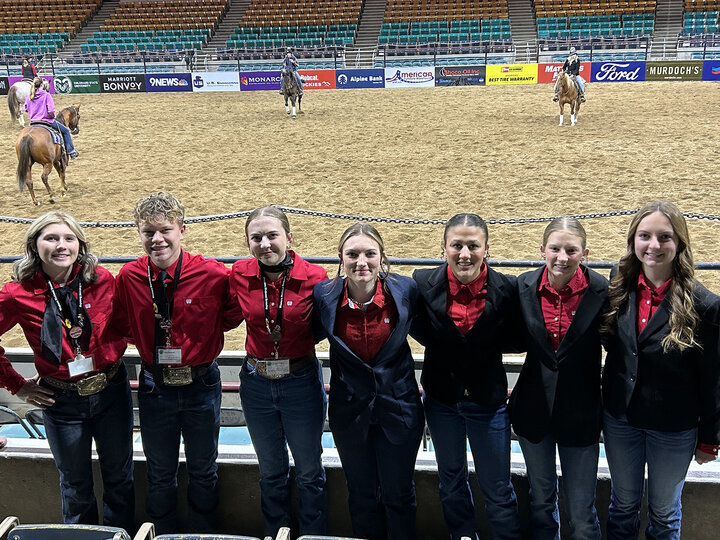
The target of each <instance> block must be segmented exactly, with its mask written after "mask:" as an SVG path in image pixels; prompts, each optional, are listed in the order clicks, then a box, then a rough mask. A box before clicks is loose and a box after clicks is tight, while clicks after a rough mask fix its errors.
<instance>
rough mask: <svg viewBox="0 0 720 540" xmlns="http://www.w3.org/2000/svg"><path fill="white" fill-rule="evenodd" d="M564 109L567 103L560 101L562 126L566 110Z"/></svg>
mask: <svg viewBox="0 0 720 540" xmlns="http://www.w3.org/2000/svg"><path fill="white" fill-rule="evenodd" d="M564 109H565V104H564V103H560V124H559V125H561V126H562V125H563V112H565V110H564Z"/></svg>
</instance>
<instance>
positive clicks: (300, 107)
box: [298, 94, 303, 114]
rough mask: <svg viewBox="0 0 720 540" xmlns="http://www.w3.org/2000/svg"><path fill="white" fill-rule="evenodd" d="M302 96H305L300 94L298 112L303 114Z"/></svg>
mask: <svg viewBox="0 0 720 540" xmlns="http://www.w3.org/2000/svg"><path fill="white" fill-rule="evenodd" d="M302 97H303V95H302V94H300V95H299V96H298V114H303V112H302Z"/></svg>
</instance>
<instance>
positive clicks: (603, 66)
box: [590, 61, 645, 82]
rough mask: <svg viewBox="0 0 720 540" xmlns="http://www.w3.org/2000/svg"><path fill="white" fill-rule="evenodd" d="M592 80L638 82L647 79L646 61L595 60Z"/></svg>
mask: <svg viewBox="0 0 720 540" xmlns="http://www.w3.org/2000/svg"><path fill="white" fill-rule="evenodd" d="M590 80H591V81H592V82H638V81H644V80H645V62H644V61H642V62H638V61H632V62H630V61H628V62H593V64H592V79H590Z"/></svg>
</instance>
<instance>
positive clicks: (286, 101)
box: [285, 94, 290, 114]
mask: <svg viewBox="0 0 720 540" xmlns="http://www.w3.org/2000/svg"><path fill="white" fill-rule="evenodd" d="M285 112H286V113H288V114H290V107H288V96H287V94H285Z"/></svg>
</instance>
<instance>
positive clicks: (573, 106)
mask: <svg viewBox="0 0 720 540" xmlns="http://www.w3.org/2000/svg"><path fill="white" fill-rule="evenodd" d="M555 88H556V89H557V94H558V105H559V106H560V125H561V126H562V125H563V113H564V111H565V104H569V105H570V124H571V125H573V126H574V125H575V122H577V115H578V113H579V112H580V96H579V95H578V91H577V88H576V87H575V81H573V80H572V79H571V78H570V75H568V74H567V73H565V72H564V71H561V72H560V73H558V79H557V82H556V83H555Z"/></svg>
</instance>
